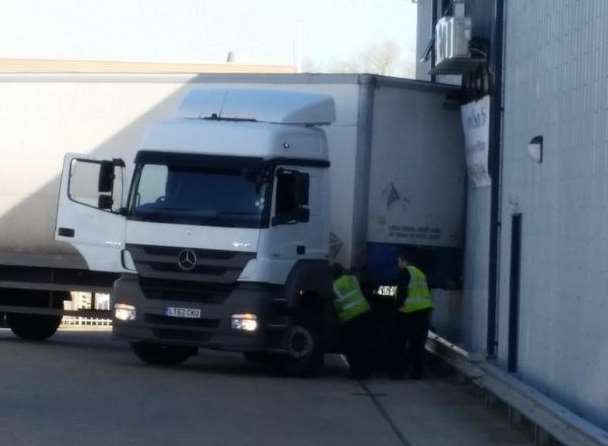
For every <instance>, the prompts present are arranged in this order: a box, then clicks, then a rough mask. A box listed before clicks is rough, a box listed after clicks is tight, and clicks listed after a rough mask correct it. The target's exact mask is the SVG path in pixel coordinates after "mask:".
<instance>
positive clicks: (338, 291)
mask: <svg viewBox="0 0 608 446" xmlns="http://www.w3.org/2000/svg"><path fill="white" fill-rule="evenodd" d="M332 275H333V280H334V282H333V290H334V308H335V310H336V316H337V318H338V321H339V323H340V337H341V342H342V345H343V348H344V353H345V355H346V359H347V361H348V365H349V367H350V376H351V378H354V379H367V378H369V376H370V374H371V355H370V353H371V333H369V331H370V321H369V317H370V306H369V303H368V302H367V299H366V297H365V295H364V294H363V291H362V290H361V286H360V285H359V280H358V279H357V277H356V276H355V275H354V274H350V273H348V272H347V271H345V270H344V268H343V267H342V265H340V264H338V263H336V264H334V265H333V266H332Z"/></svg>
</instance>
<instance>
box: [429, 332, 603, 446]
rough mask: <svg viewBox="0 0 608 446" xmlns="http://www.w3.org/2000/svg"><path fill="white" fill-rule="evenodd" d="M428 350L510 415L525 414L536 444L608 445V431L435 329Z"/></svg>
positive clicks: (514, 417) (519, 415)
mask: <svg viewBox="0 0 608 446" xmlns="http://www.w3.org/2000/svg"><path fill="white" fill-rule="evenodd" d="M427 350H429V351H430V352H431V353H433V354H435V355H436V356H438V357H439V358H441V359H442V360H443V361H445V362H446V363H447V364H449V365H450V366H451V367H453V368H454V369H455V370H456V371H457V372H459V373H460V374H461V375H462V376H464V377H465V378H467V379H469V380H470V381H471V382H472V383H473V384H475V385H477V386H478V387H480V388H481V389H483V390H484V391H485V392H487V396H488V397H492V398H496V399H498V400H500V401H502V402H504V403H505V404H506V405H507V407H508V413H509V419H510V420H514V419H521V418H522V417H525V418H526V419H528V420H529V421H530V422H531V423H532V424H533V427H534V437H535V441H536V444H538V445H543V444H549V443H551V441H552V440H557V441H558V442H560V443H561V444H565V445H572V446H608V432H606V431H604V430H602V429H600V428H599V427H597V426H595V425H594V424H592V423H590V422H588V421H587V420H585V419H583V418H581V417H579V416H578V415H576V414H574V413H573V412H571V411H570V410H568V409H566V408H565V407H564V406H561V405H560V404H558V403H556V402H555V401H553V400H551V399H550V398H549V397H547V396H546V395H543V394H542V393H541V392H539V391H538V390H536V389H534V388H533V387H531V386H529V385H527V384H525V383H524V382H522V381H521V380H519V379H517V378H515V377H514V376H512V375H510V374H508V373H506V372H505V371H503V370H502V369H500V368H499V367H497V366H496V365H494V364H492V363H489V362H487V361H485V360H484V359H482V358H478V357H472V356H471V355H469V354H468V352H466V351H464V350H463V349H461V348H460V347H458V346H456V345H454V344H452V343H450V342H449V341H447V340H445V339H443V338H442V337H440V336H438V335H437V334H435V333H430V334H429V338H428V340H427Z"/></svg>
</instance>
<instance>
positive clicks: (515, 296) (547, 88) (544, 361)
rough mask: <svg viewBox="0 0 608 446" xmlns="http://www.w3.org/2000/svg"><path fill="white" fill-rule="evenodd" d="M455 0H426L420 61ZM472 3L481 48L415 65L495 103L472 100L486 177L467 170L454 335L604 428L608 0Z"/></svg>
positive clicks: (607, 391)
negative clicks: (462, 57)
mask: <svg viewBox="0 0 608 446" xmlns="http://www.w3.org/2000/svg"><path fill="white" fill-rule="evenodd" d="M452 3H454V4H452ZM460 3H461V2H460V1H455V2H450V1H446V0H443V1H442V0H418V8H419V15H418V18H419V23H418V26H419V44H418V51H419V56H420V58H421V59H422V58H423V56H424V55H425V54H424V53H425V50H426V44H427V42H429V40H430V39H431V34H432V30H433V25H434V23H436V22H437V20H438V19H439V18H440V17H441V16H442V15H443V14H444V13H447V14H449V15H452V14H456V11H455V8H457V7H460V6H461V5H456V4H460ZM464 9H465V15H466V16H467V17H468V18H470V19H471V22H470V31H471V36H472V38H473V40H472V41H471V47H472V48H473V51H472V52H471V54H470V55H469V56H470V57H471V58H472V59H475V60H474V61H473V62H472V63H469V64H468V65H467V64H466V63H465V64H464V65H463V64H462V63H460V65H458V64H457V63H454V64H452V66H449V64H443V66H442V64H441V63H438V60H437V57H438V55H437V54H433V52H430V53H429V54H428V57H427V58H426V61H425V62H420V63H419V65H418V70H417V77H418V78H419V79H424V80H430V81H435V82H444V81H448V82H450V83H458V84H462V85H463V93H464V94H465V96H468V99H467V100H468V101H469V102H473V101H475V100H479V99H481V98H485V100H488V98H489V104H490V105H489V109H487V110H486V109H484V106H483V104H482V103H479V102H478V103H477V104H476V107H477V111H478V112H480V116H481V118H482V120H483V115H484V114H486V113H487V115H486V116H485V117H486V118H487V119H488V120H489V122H488V123H487V132H486V140H485V142H486V144H487V146H488V148H489V150H488V151H487V152H486V166H487V171H488V173H489V176H490V177H491V184H489V185H484V184H481V185H480V184H475V182H474V181H473V178H470V181H469V186H468V203H467V232H466V237H467V242H466V248H465V265H464V293H463V301H462V303H461V306H460V308H459V309H458V311H455V312H454V313H453V314H452V316H453V319H452V321H453V325H454V327H453V332H455V333H457V334H456V335H455V336H454V337H455V338H456V339H454V340H455V341H456V342H459V343H461V345H463V346H464V347H465V348H466V349H467V350H468V351H469V352H473V353H478V354H480V356H485V357H489V359H490V361H491V362H493V363H495V364H497V365H498V366H499V367H501V368H503V369H504V370H505V371H508V372H510V373H511V374H512V376H513V377H515V378H517V379H519V380H521V381H523V382H524V383H526V384H529V385H531V386H532V387H534V388H535V389H537V390H539V391H540V392H542V393H543V394H544V395H546V396H549V397H550V398H551V399H552V400H553V401H555V402H557V403H559V404H561V405H563V406H564V407H565V408H567V409H569V410H570V411H572V412H573V413H574V414H577V415H579V416H580V417H582V418H583V419H585V420H587V421H590V422H592V423H594V424H595V425H597V426H599V427H600V428H602V429H608V383H607V381H606V377H607V376H608V341H605V340H604V334H605V330H606V327H607V326H608V312H607V309H608V299H607V298H606V284H607V283H608V227H607V226H606V221H608V39H607V38H606V36H607V35H608V2H606V1H605V0H583V1H568V0H539V1H524V0H507V1H502V0H497V1H494V0H492V1H490V0H466V1H464ZM456 56H457V55H456ZM461 62H462V61H461ZM433 66H434V67H435V68H434V69H433ZM446 74H449V76H447V77H446V76H444V75H446ZM460 74H464V75H463V76H459V75H460ZM469 161H470V160H469ZM471 167H472V166H471V162H469V174H471ZM477 167H479V166H477ZM470 176H471V175H470Z"/></svg>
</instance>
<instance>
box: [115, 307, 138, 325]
mask: <svg viewBox="0 0 608 446" xmlns="http://www.w3.org/2000/svg"><path fill="white" fill-rule="evenodd" d="M136 315H137V313H136V311H135V306H134V305H128V304H114V317H115V318H116V319H118V320H119V321H134V320H135V316H136Z"/></svg>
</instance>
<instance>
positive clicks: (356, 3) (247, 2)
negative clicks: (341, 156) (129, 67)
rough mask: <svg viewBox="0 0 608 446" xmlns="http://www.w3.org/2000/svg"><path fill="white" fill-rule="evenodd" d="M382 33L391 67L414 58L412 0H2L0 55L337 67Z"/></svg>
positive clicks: (377, 44) (380, 43)
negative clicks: (392, 54)
mask: <svg viewBox="0 0 608 446" xmlns="http://www.w3.org/2000/svg"><path fill="white" fill-rule="evenodd" d="M298 36H301V38H298ZM298 41H299V42H301V44H299V45H298V44H297V43H296V42H298ZM386 42H391V45H392V46H393V47H394V48H395V52H396V54H397V57H396V58H395V60H396V62H395V63H394V64H393V66H392V67H391V71H393V72H394V73H391V74H399V73H401V72H403V71H404V70H407V69H408V67H409V66H411V65H413V64H414V59H415V48H416V4H415V3H413V2H412V0H375V1H374V0H282V1H279V0H215V1H210V0H96V1H93V0H0V57H11V58H50V59H96V60H128V61H153V62H193V63H197V62H224V61H225V60H226V55H227V53H228V52H229V51H233V52H234V54H235V57H236V61H237V62H240V63H252V64H281V65H292V64H294V62H295V61H296V60H297V59H298V58H297V55H298V54H301V56H302V57H301V60H303V61H304V66H305V68H308V69H310V70H312V71H332V70H334V71H335V70H338V69H343V68H344V67H345V66H346V65H349V64H350V63H352V62H359V61H361V60H362V58H364V56H365V54H369V53H370V51H372V52H373V48H376V49H377V48H383V47H386Z"/></svg>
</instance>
